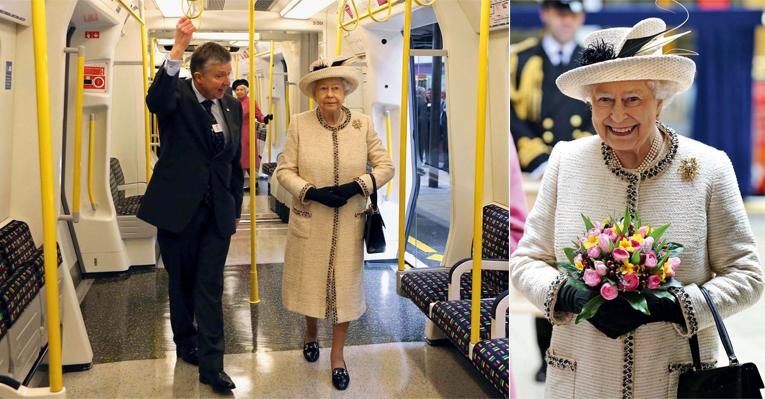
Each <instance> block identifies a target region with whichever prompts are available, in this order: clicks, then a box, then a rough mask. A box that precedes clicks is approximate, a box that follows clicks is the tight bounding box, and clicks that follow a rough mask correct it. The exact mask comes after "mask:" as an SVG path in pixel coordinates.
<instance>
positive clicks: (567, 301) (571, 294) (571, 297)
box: [555, 284, 594, 313]
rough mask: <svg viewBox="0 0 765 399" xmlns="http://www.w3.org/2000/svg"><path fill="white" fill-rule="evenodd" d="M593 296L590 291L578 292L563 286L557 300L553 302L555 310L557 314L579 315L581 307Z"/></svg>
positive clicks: (565, 285)
mask: <svg viewBox="0 0 765 399" xmlns="http://www.w3.org/2000/svg"><path fill="white" fill-rule="evenodd" d="M593 296H594V293H593V292H592V291H582V290H578V289H576V288H574V287H572V286H570V285H568V284H564V285H563V287H560V291H558V300H557V301H556V302H555V310H556V311H558V312H569V313H581V312H582V307H583V306H584V304H585V303H587V301H589V300H590V298H592V297H593Z"/></svg>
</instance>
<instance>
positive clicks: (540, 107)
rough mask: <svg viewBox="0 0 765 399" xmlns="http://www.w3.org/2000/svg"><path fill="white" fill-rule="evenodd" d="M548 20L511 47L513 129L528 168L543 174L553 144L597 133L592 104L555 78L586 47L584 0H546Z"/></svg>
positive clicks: (571, 65)
mask: <svg viewBox="0 0 765 399" xmlns="http://www.w3.org/2000/svg"><path fill="white" fill-rule="evenodd" d="M539 16H540V19H541V20H542V22H543V23H544V26H545V32H544V35H543V36H542V38H541V40H540V39H538V38H535V37H532V38H529V39H526V40H524V41H521V42H519V43H515V44H513V45H512V46H511V48H510V78H511V81H510V83H511V86H510V103H511V106H510V132H512V135H513V138H514V139H515V146H516V148H517V149H518V160H519V162H520V164H521V169H522V170H523V171H524V172H528V173H531V174H532V175H534V176H535V177H540V176H541V175H542V173H543V172H544V167H545V166H546V165H547V158H548V157H549V155H550V151H551V150H552V147H553V146H555V144H556V143H558V141H568V140H573V139H578V138H581V137H586V136H590V135H592V132H594V130H593V127H592V121H591V116H590V111H589V108H588V106H587V105H586V104H585V103H584V102H582V101H577V100H574V99H571V98H569V97H567V96H565V95H563V93H561V92H560V90H558V87H557V86H555V79H557V78H558V76H560V75H561V74H562V73H563V72H566V71H568V70H569V69H573V68H575V67H576V66H577V60H578V58H579V55H580V54H581V52H582V50H583V49H582V47H581V46H579V45H578V44H577V43H576V41H575V40H574V36H575V34H576V32H577V31H578V30H579V28H580V27H581V26H582V24H583V23H584V9H583V6H582V3H581V1H580V0H541V8H540V10H539Z"/></svg>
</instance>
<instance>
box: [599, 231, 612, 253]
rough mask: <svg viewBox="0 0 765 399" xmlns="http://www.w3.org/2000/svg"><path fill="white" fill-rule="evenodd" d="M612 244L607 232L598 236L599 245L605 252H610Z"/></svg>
mask: <svg viewBox="0 0 765 399" xmlns="http://www.w3.org/2000/svg"><path fill="white" fill-rule="evenodd" d="M610 245H611V239H609V238H608V235H607V234H600V235H599V236H598V246H599V247H600V250H601V251H603V252H608V250H609V249H610Z"/></svg>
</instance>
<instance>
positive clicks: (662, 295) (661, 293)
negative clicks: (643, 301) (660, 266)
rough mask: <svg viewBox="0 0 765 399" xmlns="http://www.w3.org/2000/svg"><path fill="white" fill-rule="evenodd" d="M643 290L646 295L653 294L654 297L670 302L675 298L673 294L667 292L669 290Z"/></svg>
mask: <svg viewBox="0 0 765 399" xmlns="http://www.w3.org/2000/svg"><path fill="white" fill-rule="evenodd" d="M643 292H644V293H646V294H648V295H653V296H655V297H656V298H662V299H669V300H670V301H672V302H675V299H676V298H675V296H674V295H672V294H670V293H669V291H667V290H663V289H658V290H645V291H643Z"/></svg>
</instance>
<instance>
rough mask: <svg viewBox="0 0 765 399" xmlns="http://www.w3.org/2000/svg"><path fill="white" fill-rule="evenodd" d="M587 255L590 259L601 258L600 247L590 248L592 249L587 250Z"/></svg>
mask: <svg viewBox="0 0 765 399" xmlns="http://www.w3.org/2000/svg"><path fill="white" fill-rule="evenodd" d="M587 255H589V256H590V258H597V257H598V256H600V247H598V246H594V247H590V249H588V250H587Z"/></svg>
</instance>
